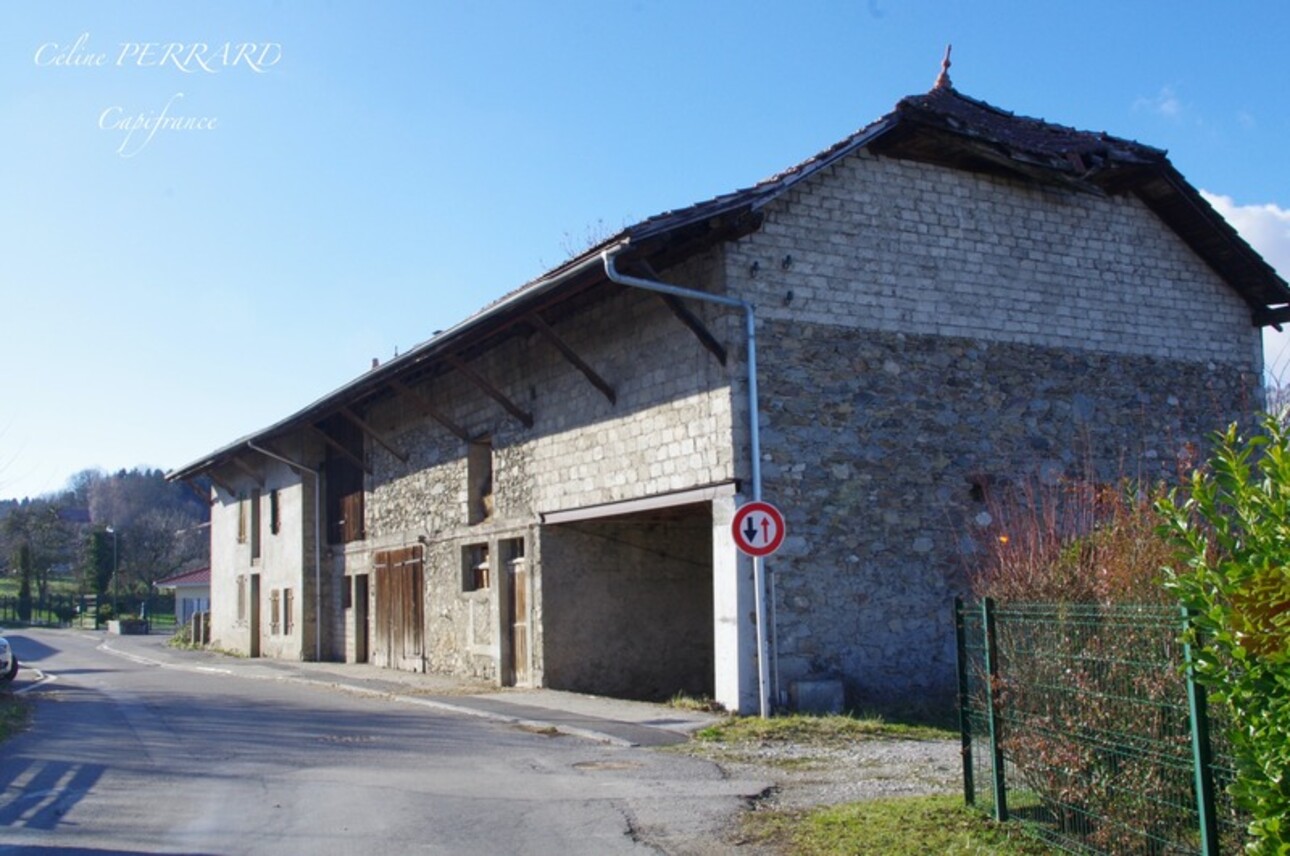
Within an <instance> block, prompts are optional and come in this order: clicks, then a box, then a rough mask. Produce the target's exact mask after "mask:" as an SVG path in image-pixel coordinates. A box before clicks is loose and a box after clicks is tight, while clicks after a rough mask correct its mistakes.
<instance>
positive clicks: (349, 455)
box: [309, 425, 372, 476]
mask: <svg viewBox="0 0 1290 856" xmlns="http://www.w3.org/2000/svg"><path fill="white" fill-rule="evenodd" d="M309 429H310V430H311V431H313V432H314V433H315V434H317V435H318V436H319V437H321V438H322V440H323V442H324V443H326V444H327V445H328V446H330V447H331V448H333V449H335V450H336V451H337V452H339V453H340V455H341V457H343V458H345V459H346V460H349V461H351V462H352V463H354V464H355V465H356V466H357V467H358V468H359V469H361V470H362V471H363V472H365V473H367V474H368V475H369V476H370V475H371V474H372V469H371V467H369V466H368V465H367V462H366V461H364V460H363V459H362V458H360V457H359V456H358V455H355V454H354V453H353V452H351V451H350V450H349V449H346V448H345V447H344V446H342V445H341V444H340V443H337V442H336V441H335V440H333V439H332V438H331V435H330V434H328V433H327V432H326V431H324V430H323V429H321V428H319V427H318V426H317V425H310V426H309Z"/></svg>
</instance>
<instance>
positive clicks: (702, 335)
mask: <svg viewBox="0 0 1290 856" xmlns="http://www.w3.org/2000/svg"><path fill="white" fill-rule="evenodd" d="M641 267H643V268H644V269H645V273H646V274H648V276H649V278H650V279H653V280H657V281H660V282H661V281H662V277H660V276H659V275H658V271H656V270H654V267H653V266H652V265H651V264H650V263H649V262H647V261H642V262H641ZM654 294H657V295H658V296H659V297H660V298H661V299H662V301H663V302H664V303H666V304H667V307H668V309H671V310H672V314H673V315H675V316H676V317H677V318H679V319H681V323H682V324H684V325H685V326H687V327H689V328H690V332H692V333H694V335H695V336H696V337H697V338H698V340H699V343H700V344H702V345H703V347H705V348H707V349H708V351H710V352H711V353H712V355H713V356H714V357H716V358H717V362H719V363H721V365H723V366H724V365H725V364H726V360H727V355H726V348H725V346H724V345H722V344H721V343H720V342H718V341H717V337H716V336H714V335H712V331H711V330H709V329H708V327H707V325H706V324H704V323H703V319H702V318H700V317H699V316H698V315H695V314H694V313H693V312H691V311H690V307H688V306H686V305H685V304H684V303H683V302H682V301H681V298H679V297H677V296H675V295H673V294H663V293H662V292H659V291H656V292H654Z"/></svg>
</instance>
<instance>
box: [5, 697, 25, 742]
mask: <svg viewBox="0 0 1290 856" xmlns="http://www.w3.org/2000/svg"><path fill="white" fill-rule="evenodd" d="M30 715H31V710H30V708H29V707H28V706H27V703H26V702H25V701H23V700H22V699H21V698H20V697H18V696H16V695H14V694H13V693H11V692H8V691H7V690H0V743H3V742H4V741H6V740H8V739H9V738H10V737H12V736H13V735H15V734H17V733H18V732H19V731H21V730H22V729H23V728H25V727H26V726H27V720H28V718H29V717H30Z"/></svg>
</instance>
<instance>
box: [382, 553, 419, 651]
mask: <svg viewBox="0 0 1290 856" xmlns="http://www.w3.org/2000/svg"><path fill="white" fill-rule="evenodd" d="M372 569H373V571H374V573H375V575H376V592H375V600H376V603H375V604H374V609H375V615H374V618H375V620H374V621H373V625H374V626H373V630H374V636H375V638H374V639H373V640H372V662H374V663H376V665H378V666H385V667H387V668H391V669H405V670H408V671H414V672H421V671H425V643H424V640H425V577H424V572H423V570H422V562H421V547H420V546H415V547H404V548H402V549H400V550H383V551H381V552H379V553H377V554H376V557H375V560H374V562H373V568H372Z"/></svg>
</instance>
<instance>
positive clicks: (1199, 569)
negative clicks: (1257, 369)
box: [1159, 417, 1290, 854]
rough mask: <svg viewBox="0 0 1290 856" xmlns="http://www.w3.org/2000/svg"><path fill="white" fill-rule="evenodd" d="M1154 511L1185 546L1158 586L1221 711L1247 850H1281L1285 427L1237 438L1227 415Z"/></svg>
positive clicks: (1289, 726)
mask: <svg viewBox="0 0 1290 856" xmlns="http://www.w3.org/2000/svg"><path fill="white" fill-rule="evenodd" d="M1184 496H1185V498H1183V497H1184ZM1159 509H1160V511H1161V513H1162V514H1163V515H1164V516H1165V518H1166V519H1167V531H1168V532H1169V533H1170V534H1171V535H1172V537H1173V539H1174V541H1175V542H1176V544H1177V545H1178V546H1179V548H1180V550H1181V551H1182V554H1183V561H1181V562H1180V563H1179V564H1180V567H1178V568H1177V569H1173V570H1169V571H1168V572H1167V574H1166V580H1165V585H1166V587H1167V588H1168V590H1169V591H1170V592H1172V593H1173V594H1174V595H1176V596H1177V597H1178V598H1179V599H1180V600H1181V601H1182V603H1183V604H1184V605H1185V606H1187V607H1188V608H1189V609H1190V610H1192V613H1193V618H1192V620H1191V622H1190V626H1189V627H1188V629H1187V631H1186V639H1187V641H1188V642H1189V643H1190V644H1191V645H1192V646H1193V650H1194V651H1195V652H1196V656H1195V660H1196V662H1195V673H1196V678H1197V680H1199V681H1201V682H1202V683H1203V684H1205V685H1207V686H1208V687H1210V688H1211V694H1210V698H1211V699H1213V700H1215V701H1217V702H1220V703H1222V704H1224V705H1226V707H1227V710H1228V714H1229V716H1230V718H1231V723H1232V728H1231V729H1230V732H1229V736H1230V739H1231V742H1232V749H1233V753H1234V755H1235V757H1236V762H1237V771H1236V780H1235V781H1234V782H1233V783H1232V785H1231V786H1230V788H1229V790H1230V792H1231V794H1232V796H1233V797H1234V798H1235V799H1236V801H1237V803H1238V804H1239V805H1241V806H1242V807H1243V808H1244V809H1246V810H1247V811H1248V812H1249V813H1250V816H1251V817H1252V818H1253V819H1252V821H1251V823H1250V826H1249V834H1250V837H1251V839H1252V841H1251V843H1250V845H1249V850H1250V851H1251V852H1253V853H1259V854H1288V853H1290V431H1287V429H1286V427H1285V426H1283V425H1281V424H1280V423H1279V422H1278V421H1277V420H1275V419H1273V418H1270V417H1269V418H1267V419H1265V420H1264V422H1263V424H1262V431H1261V433H1259V434H1256V435H1255V436H1252V437H1250V438H1248V439H1246V438H1243V437H1241V436H1240V435H1239V433H1238V431H1237V428H1236V426H1235V425H1233V426H1232V427H1230V428H1228V430H1227V431H1226V432H1225V433H1224V434H1223V435H1222V436H1221V437H1220V438H1218V442H1217V444H1216V446H1215V449H1214V452H1213V455H1212V457H1211V459H1210V462H1209V466H1208V467H1207V468H1203V469H1199V470H1197V471H1196V472H1195V474H1194V475H1193V477H1192V479H1191V482H1190V484H1189V485H1188V490H1187V493H1186V494H1185V495H1184V494H1173V495H1171V496H1169V497H1167V498H1165V499H1163V500H1162V501H1161V502H1160V503H1159Z"/></svg>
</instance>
